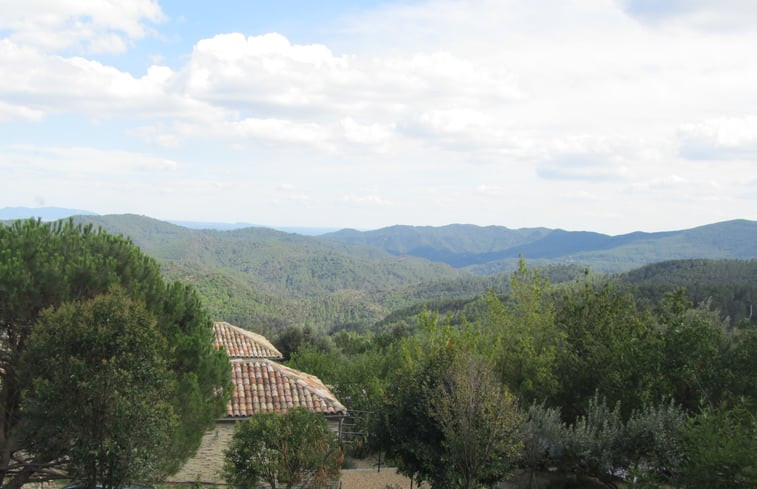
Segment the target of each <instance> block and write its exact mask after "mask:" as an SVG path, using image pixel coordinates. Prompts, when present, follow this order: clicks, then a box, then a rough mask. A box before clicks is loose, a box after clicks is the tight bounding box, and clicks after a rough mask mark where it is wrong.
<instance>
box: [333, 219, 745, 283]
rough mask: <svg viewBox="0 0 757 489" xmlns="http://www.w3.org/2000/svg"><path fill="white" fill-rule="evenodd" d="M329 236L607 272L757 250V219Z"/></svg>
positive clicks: (460, 260) (492, 267)
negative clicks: (596, 228) (599, 228)
mask: <svg viewBox="0 0 757 489" xmlns="http://www.w3.org/2000/svg"><path fill="white" fill-rule="evenodd" d="M324 237H325V238H328V239H333V240H338V241H343V242H350V243H364V244H371V245H373V246H377V247H380V248H382V249H384V250H386V251H388V252H390V253H393V254H397V255H411V256H418V257H423V258H427V259H429V260H434V261H442V262H444V263H447V264H449V265H452V266H454V267H457V268H464V269H466V270H468V271H470V272H472V273H475V274H479V275H489V274H496V273H505V272H509V271H512V270H514V269H515V268H516V267H517V264H518V259H519V257H520V256H523V257H525V258H526V259H527V260H528V261H529V263H531V264H533V265H537V266H542V265H549V264H573V265H579V266H587V267H590V268H592V269H593V270H597V271H601V272H605V273H616V272H622V271H626V270H630V269H632V268H636V267H640V266H643V265H646V264H648V263H654V262H659V261H664V260H674V259H685V258H735V259H749V258H755V257H757V222H754V221H747V220H734V221H726V222H721V223H716V224H710V225H706V226H701V227H697V228H693V229H687V230H682V231H668V232H658V233H642V232H635V233H629V234H624V235H619V236H608V235H605V234H600V233H593V232H587V231H564V230H560V229H554V230H551V229H545V228H534V229H516V230H513V229H508V228H505V227H498V226H489V227H479V226H472V225H452V226H442V227H437V228H434V227H412V226H393V227H388V228H384V229H379V230H375V231H366V232H359V231H352V230H345V231H340V232H337V233H330V234H326V235H324Z"/></svg>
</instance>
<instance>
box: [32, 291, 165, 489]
mask: <svg viewBox="0 0 757 489" xmlns="http://www.w3.org/2000/svg"><path fill="white" fill-rule="evenodd" d="M166 347H167V343H166V340H165V338H163V337H162V336H161V334H160V332H159V331H158V329H157V326H156V321H155V319H154V317H153V316H152V315H151V314H149V313H148V312H147V311H146V309H145V307H144V305H143V304H141V303H139V302H134V301H132V300H131V299H129V298H128V296H126V294H125V293H124V292H123V290H121V289H116V290H114V291H113V292H112V293H108V294H104V295H99V296H97V297H95V298H94V299H91V300H88V301H85V302H74V303H66V304H63V305H62V306H61V307H59V308H58V309H55V310H53V309H48V310H46V311H45V312H44V313H43V314H42V317H41V318H40V321H39V322H38V323H37V325H36V327H35V329H34V332H33V333H32V335H31V337H30V339H29V342H28V345H27V347H26V350H25V352H24V355H23V357H22V367H23V368H22V372H23V373H22V375H23V380H24V383H25V385H28V389H27V390H26V395H25V396H24V400H23V402H22V412H23V418H22V426H21V427H22V430H21V431H20V434H19V438H20V440H22V441H23V442H24V443H23V445H24V446H25V447H27V451H28V452H29V454H31V455H34V456H35V457H36V458H39V459H40V460H53V461H60V462H61V466H62V467H63V468H65V470H66V472H67V474H68V475H69V476H70V477H71V478H73V479H76V480H80V481H84V482H86V483H87V484H88V486H89V487H90V488H91V489H95V486H96V484H97V483H100V484H102V487H103V488H104V489H112V488H118V487H121V486H122V485H123V484H125V483H127V482H131V481H143V482H147V481H153V480H156V479H159V478H160V476H161V475H164V474H161V469H162V468H163V464H162V463H161V458H162V456H163V453H164V452H165V451H166V450H167V449H168V446H169V443H170V436H169V435H170V433H171V431H172V430H173V429H174V428H175V426H176V424H177V423H178V419H177V418H176V416H175V415H174V409H173V406H171V403H170V402H169V400H170V399H171V397H172V396H173V395H174V393H175V390H176V385H175V383H174V382H173V379H172V376H171V372H170V371H169V369H168V363H167V359H166V357H167V355H166V352H167V348H166ZM51 419H52V420H54V422H53V423H51V422H50V420H51Z"/></svg>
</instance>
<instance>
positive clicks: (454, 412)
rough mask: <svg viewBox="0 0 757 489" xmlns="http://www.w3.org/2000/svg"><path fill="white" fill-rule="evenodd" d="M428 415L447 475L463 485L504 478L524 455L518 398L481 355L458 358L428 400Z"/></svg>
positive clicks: (468, 487)
mask: <svg viewBox="0 0 757 489" xmlns="http://www.w3.org/2000/svg"><path fill="white" fill-rule="evenodd" d="M430 414H431V416H432V417H433V418H434V420H435V421H436V423H438V424H439V427H440V430H441V433H442V435H443V437H444V442H443V443H444V448H445V454H444V457H443V458H444V460H445V461H446V462H447V463H448V464H449V472H450V474H449V476H448V477H449V478H450V479H451V480H452V481H454V484H455V485H459V487H462V488H465V489H475V488H477V487H479V486H480V485H491V484H493V483H495V482H497V481H500V480H502V479H503V478H504V477H505V476H506V475H507V473H508V472H509V471H510V470H511V469H512V467H513V461H514V460H515V459H516V458H517V457H518V456H519V455H520V450H521V441H520V433H519V428H520V423H521V418H520V413H519V412H518V409H517V406H516V402H515V398H514V396H513V395H512V394H510V393H509V392H508V391H507V389H506V388H505V387H504V386H503V385H502V384H501V383H500V382H499V381H498V380H497V379H496V377H495V374H494V371H493V369H492V368H491V367H490V366H489V365H488V364H487V363H486V362H485V361H484V360H483V359H482V358H481V357H478V356H476V355H472V354H469V353H468V352H466V353H462V354H458V355H457V356H456V357H455V358H454V360H453V362H452V363H451V364H450V365H449V366H448V367H447V370H446V372H444V377H443V378H442V379H441V382H440V384H439V385H438V386H437V389H436V392H435V393H434V395H433V397H432V398H431V399H430Z"/></svg>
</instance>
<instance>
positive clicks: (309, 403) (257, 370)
mask: <svg viewBox="0 0 757 489" xmlns="http://www.w3.org/2000/svg"><path fill="white" fill-rule="evenodd" d="M231 370H232V374H231V376H232V381H233V383H234V395H233V398H232V400H231V402H230V403H229V405H228V408H227V416H228V417H231V418H240V417H248V416H252V415H254V414H258V413H285V412H287V411H288V410H289V409H290V408H292V407H303V408H305V409H307V410H308V411H311V412H316V413H323V414H346V412H347V408H345V407H344V406H343V405H342V403H340V402H339V401H338V400H337V399H336V397H334V395H333V394H332V393H331V391H329V389H328V388H327V387H326V386H325V385H324V384H323V383H322V382H321V381H320V380H319V379H318V378H317V377H315V376H313V375H308V374H306V373H303V372H300V371H298V370H294V369H291V368H289V367H285V366H283V365H280V364H278V363H276V362H273V361H271V360H268V359H249V360H234V361H232V363H231Z"/></svg>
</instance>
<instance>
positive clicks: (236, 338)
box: [213, 321, 284, 359]
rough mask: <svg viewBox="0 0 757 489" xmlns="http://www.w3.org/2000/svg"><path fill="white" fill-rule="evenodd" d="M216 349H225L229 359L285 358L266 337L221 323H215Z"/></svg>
mask: <svg viewBox="0 0 757 489" xmlns="http://www.w3.org/2000/svg"><path fill="white" fill-rule="evenodd" d="M213 332H214V333H215V346H216V348H223V349H225V350H226V353H227V354H228V355H229V358H231V359H234V358H275V359H281V358H284V356H283V355H282V354H281V352H280V351H279V350H277V349H276V347H275V346H273V344H271V342H270V341H268V340H267V339H266V338H265V336H262V335H259V334H257V333H253V332H252V331H247V330H246V329H242V328H240V327H239V326H234V325H232V324H229V323H227V322H223V321H219V322H216V323H213Z"/></svg>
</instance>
